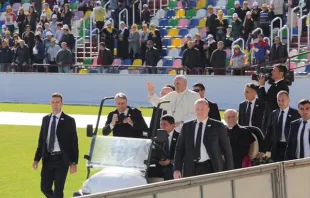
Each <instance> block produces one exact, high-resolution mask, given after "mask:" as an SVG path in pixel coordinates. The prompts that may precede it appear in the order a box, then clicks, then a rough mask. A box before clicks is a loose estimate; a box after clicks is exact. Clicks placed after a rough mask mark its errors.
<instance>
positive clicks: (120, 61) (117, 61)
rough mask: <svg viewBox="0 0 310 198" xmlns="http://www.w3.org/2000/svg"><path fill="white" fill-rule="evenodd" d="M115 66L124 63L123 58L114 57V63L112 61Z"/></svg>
mask: <svg viewBox="0 0 310 198" xmlns="http://www.w3.org/2000/svg"><path fill="white" fill-rule="evenodd" d="M112 65H113V66H119V65H122V60H121V59H118V58H117V59H114V61H113V63H112Z"/></svg>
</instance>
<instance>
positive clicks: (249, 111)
mask: <svg viewBox="0 0 310 198" xmlns="http://www.w3.org/2000/svg"><path fill="white" fill-rule="evenodd" d="M251 108H252V102H248V108H247V109H246V112H245V122H244V125H245V126H249V125H250V117H251V110H252V109H251Z"/></svg>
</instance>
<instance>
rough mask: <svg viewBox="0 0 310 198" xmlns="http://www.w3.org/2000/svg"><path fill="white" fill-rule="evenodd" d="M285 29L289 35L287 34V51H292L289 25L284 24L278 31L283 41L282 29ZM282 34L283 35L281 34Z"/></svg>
mask: <svg viewBox="0 0 310 198" xmlns="http://www.w3.org/2000/svg"><path fill="white" fill-rule="evenodd" d="M283 30H286V32H287V36H286V38H287V39H286V40H287V44H286V45H287V46H286V47H287V53H289V52H290V39H289V38H290V29H289V28H288V27H287V25H284V26H283V27H282V28H280V29H279V31H278V36H279V37H280V40H281V42H282V31H283ZM280 35H281V36H280Z"/></svg>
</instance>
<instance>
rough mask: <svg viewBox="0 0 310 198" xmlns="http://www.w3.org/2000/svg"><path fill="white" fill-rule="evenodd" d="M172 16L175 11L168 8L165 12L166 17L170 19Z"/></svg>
mask: <svg viewBox="0 0 310 198" xmlns="http://www.w3.org/2000/svg"><path fill="white" fill-rule="evenodd" d="M172 17H175V11H174V10H168V11H167V13H166V18H168V19H170V18H172Z"/></svg>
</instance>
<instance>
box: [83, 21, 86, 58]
mask: <svg viewBox="0 0 310 198" xmlns="http://www.w3.org/2000/svg"><path fill="white" fill-rule="evenodd" d="M82 20H83V45H84V46H83V47H84V48H83V57H85V53H86V52H85V49H86V45H85V36H86V35H85V30H86V29H85V28H86V27H85V20H84V19H82Z"/></svg>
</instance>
